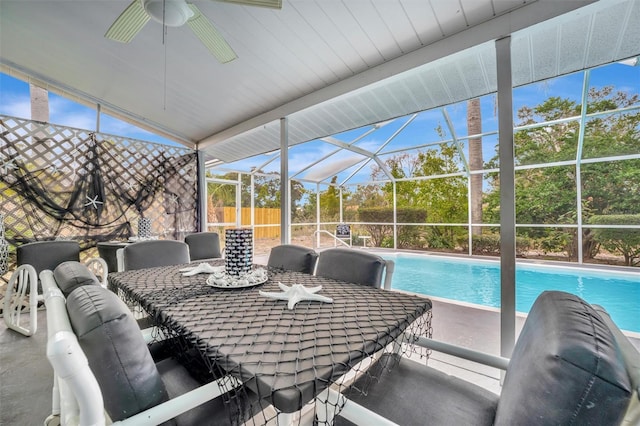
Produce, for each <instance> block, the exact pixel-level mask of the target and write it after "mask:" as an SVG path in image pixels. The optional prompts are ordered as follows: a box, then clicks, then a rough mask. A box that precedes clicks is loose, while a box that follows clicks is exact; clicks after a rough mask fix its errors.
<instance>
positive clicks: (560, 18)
mask: <svg viewBox="0 0 640 426" xmlns="http://www.w3.org/2000/svg"><path fill="white" fill-rule="evenodd" d="M137 1H138V0H137ZM192 3H193V4H194V5H196V6H197V8H198V9H199V10H200V11H201V12H202V14H203V15H205V16H206V17H207V18H208V19H209V21H210V22H211V23H212V24H213V25H214V26H215V28H217V29H218V31H219V32H220V34H221V35H222V36H223V37H224V38H225V39H226V41H227V42H228V43H229V45H230V46H231V47H232V48H233V49H234V51H235V52H236V54H237V56H238V58H237V59H235V60H234V61H232V62H229V63H225V64H222V63H220V62H218V61H217V60H216V59H215V58H214V57H213V56H212V55H211V54H210V53H209V51H208V50H207V49H206V48H205V47H204V45H203V44H202V43H200V41H199V40H198V38H196V36H195V35H194V33H193V32H192V31H190V29H189V27H188V26H187V25H184V26H181V27H175V28H174V27H167V28H166V31H163V26H162V25H161V24H160V23H157V22H155V21H150V22H149V23H147V24H146V25H145V26H144V28H143V29H142V30H141V31H140V32H139V33H138V34H137V35H136V36H135V37H134V38H133V40H132V41H131V42H130V43H128V44H124V43H118V42H115V41H113V40H109V39H107V38H105V37H104V34H105V32H106V31H107V29H108V28H109V27H110V25H111V24H112V23H113V22H114V20H115V19H116V18H117V17H118V16H119V14H120V13H121V12H122V11H123V10H124V9H125V8H126V7H127V6H128V5H129V4H130V0H124V1H120V0H105V1H103V0H92V1H88V0H87V1H65V0H58V1H50V0H30V1H24V0H2V1H0V66H1V68H0V70H2V71H3V72H5V73H8V74H11V75H14V76H16V77H18V78H21V79H24V80H27V81H32V82H35V83H36V84H38V85H41V86H44V87H47V88H49V90H51V91H54V92H58V93H61V94H63V95H65V96H68V97H71V98H73V99H76V100H78V101H80V102H83V103H87V104H90V105H96V104H99V105H100V107H101V110H102V111H103V112H107V113H109V114H112V115H115V116H117V117H119V118H122V119H125V120H127V121H130V122H133V123H135V124H137V125H139V126H141V127H143V128H147V129H150V130H152V131H154V132H156V133H159V134H162V135H164V136H166V137H169V138H171V139H174V140H176V141H178V142H181V143H184V144H185V145H188V146H192V147H198V148H200V149H202V150H204V151H205V152H206V153H207V155H208V157H209V158H216V159H219V160H222V161H225V162H230V161H234V160H237V159H240V158H244V157H247V156H250V155H255V154H259V153H264V152H268V151H272V150H274V149H278V148H279V146H280V126H279V119H280V118H282V117H287V118H288V123H289V144H290V145H294V144H297V143H301V142H305V141H308V140H313V139H316V138H318V137H323V136H328V135H331V134H334V133H337V132H341V131H344V130H348V129H352V128H355V127H359V126H362V125H366V124H370V123H375V122H379V121H383V120H386V119H389V118H393V117H397V116H401V115H405V114H408V113H411V112H415V111H420V110H424V109H427V108H431V107H434V106H440V105H446V104H448V103H453V102H457V101H461V100H464V99H469V98H473V97H476V96H481V95H484V94H486V93H491V92H493V91H495V90H496V85H497V77H496V60H495V48H494V45H493V41H495V40H496V39H498V38H501V37H504V36H509V35H511V36H512V63H513V66H512V67H513V82H514V85H520V84H526V83H529V82H532V81H538V80H542V79H545V78H549V77H553V76H556V75H562V74H565V73H569V72H573V71H577V70H580V69H584V68H589V67H592V66H597V65H600V64H605V63H609V62H613V61H616V60H620V59H626V58H629V57H632V56H637V55H639V54H640V48H639V47H638V46H640V2H637V1H633V0H600V1H591V0H563V1H559V0H558V1H552V0H457V1H454V0H283V4H282V8H281V9H279V10H275V9H268V8H261V7H253V6H246V5H240V4H234V3H229V2H222V1H215V0H197V1H196V0H193V1H192Z"/></svg>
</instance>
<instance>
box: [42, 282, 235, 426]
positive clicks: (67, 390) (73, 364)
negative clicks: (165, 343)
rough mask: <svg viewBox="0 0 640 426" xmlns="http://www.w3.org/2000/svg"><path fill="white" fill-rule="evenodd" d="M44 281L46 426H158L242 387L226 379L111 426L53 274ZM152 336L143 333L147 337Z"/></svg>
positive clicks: (231, 378)
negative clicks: (50, 379) (49, 378)
mask: <svg viewBox="0 0 640 426" xmlns="http://www.w3.org/2000/svg"><path fill="white" fill-rule="evenodd" d="M40 280H41V282H42V288H43V293H44V301H45V305H46V307H47V328H48V338H47V358H48V359H49V362H50V363H51V365H52V366H53V369H54V385H53V394H52V410H51V415H50V416H49V417H47V419H46V420H45V422H44V425H45V426H56V425H62V426H77V425H96V426H101V425H105V424H113V425H121V426H146V425H157V424H160V423H163V422H165V421H167V420H169V419H172V418H174V417H176V416H177V415H180V414H182V413H184V412H186V411H188V410H191V409H192V408H194V407H197V406H198V405H201V404H203V403H205V402H207V401H209V400H212V399H215V398H217V397H218V396H220V395H222V394H223V393H225V392H227V391H228V390H230V389H231V388H235V387H238V386H240V385H241V384H242V383H241V382H240V381H239V380H238V379H236V378H234V377H233V376H225V377H223V378H220V379H218V380H216V381H213V382H211V383H208V384H206V385H203V386H201V387H199V388H197V389H194V390H192V391H191V392H188V393H186V394H184V395H181V396H178V397H176V398H173V399H171V400H169V401H167V402H164V403H162V404H160V405H157V406H155V407H153V408H150V409H148V410H145V411H143V412H141V413H139V414H136V415H134V416H132V417H130V418H128V419H125V420H122V421H119V422H115V423H112V422H111V419H110V418H109V416H108V415H107V414H106V412H105V411H104V401H103V398H102V393H101V391H100V386H99V385H98V382H97V380H96V378H95V376H94V375H93V372H92V371H91V369H90V368H89V363H88V361H87V357H86V356H85V354H84V352H83V351H82V348H81V347H80V344H79V343H78V339H77V337H76V335H75V334H74V332H73V329H72V328H71V323H70V321H69V316H68V314H67V308H66V301H65V298H64V295H63V294H62V291H61V290H60V289H59V288H58V286H57V284H56V282H55V279H54V277H53V273H52V272H51V271H49V270H45V271H42V272H41V273H40ZM152 334H154V333H152V332H149V331H148V330H143V335H145V336H150V335H152Z"/></svg>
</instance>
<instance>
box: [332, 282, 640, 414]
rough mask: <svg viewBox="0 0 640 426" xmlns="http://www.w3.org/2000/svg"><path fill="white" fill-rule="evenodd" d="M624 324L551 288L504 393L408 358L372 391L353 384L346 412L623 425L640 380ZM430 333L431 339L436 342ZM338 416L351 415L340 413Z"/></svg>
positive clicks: (521, 342)
mask: <svg viewBox="0 0 640 426" xmlns="http://www.w3.org/2000/svg"><path fill="white" fill-rule="evenodd" d="M611 324H612V325H611V327H614V329H615V330H617V327H615V325H613V323H611ZM618 332H619V330H617V332H616V331H614V330H612V329H611V328H609V325H607V323H606V322H605V321H604V320H603V317H602V316H601V314H599V313H597V312H596V310H595V309H594V307H592V306H591V305H589V304H588V303H586V302H585V301H584V300H582V299H580V298H579V297H577V296H574V295H572V294H568V293H564V292H559V291H548V292H544V293H542V294H541V295H540V296H539V297H538V299H537V300H536V302H535V303H534V305H533V307H532V308H531V311H530V313H529V315H528V317H527V319H526V322H525V325H524V327H523V329H522V332H521V334H520V337H519V338H518V341H517V343H516V346H515V348H514V351H513V356H512V358H511V360H510V361H508V360H505V361H508V368H507V363H506V362H505V363H504V368H505V369H506V375H505V379H504V385H503V387H502V392H501V396H498V395H495V394H493V393H492V392H489V391H487V390H485V389H484V388H481V387H479V386H477V385H475V384H472V383H469V382H466V381H464V380H461V379H458V378H455V377H452V376H449V375H447V374H444V373H442V372H440V371H438V370H435V369H433V368H431V367H427V366H425V365H424V364H419V363H417V362H415V361H411V360H407V359H402V360H401V361H400V364H399V365H397V366H395V367H394V368H393V369H391V370H390V371H389V370H385V371H384V372H383V373H382V376H381V380H380V382H379V383H374V384H372V385H371V386H370V388H369V392H368V394H367V395H366V396H364V395H362V394H361V393H359V392H356V391H354V390H353V389H350V390H347V391H346V392H345V395H347V398H348V399H349V400H350V401H349V402H347V404H346V405H345V411H343V413H342V414H341V416H345V417H350V416H351V415H350V414H349V410H350V409H348V408H347V406H348V404H349V403H352V402H355V403H357V404H360V405H361V406H364V407H366V408H367V409H369V410H371V411H373V412H375V413H377V414H379V415H381V416H383V417H385V418H387V419H389V420H391V421H393V422H396V423H399V424H402V425H421V424H429V425H536V426H538V425H600V426H601V425H619V424H620V423H621V422H622V420H623V417H625V414H626V413H627V407H628V406H629V403H630V400H631V396H632V392H633V390H634V389H635V390H636V392H637V388H638V386H640V384H638V383H637V381H638V379H637V378H636V379H632V377H633V374H632V372H633V371H635V375H636V377H637V375H638V367H639V366H640V364H638V359H639V357H640V354H638V352H637V350H635V349H632V352H633V351H634V352H635V355H633V356H634V357H635V360H636V361H635V362H636V364H635V367H633V364H630V363H628V362H627V361H625V356H623V353H622V351H621V349H620V347H621V345H620V344H619V343H618V340H617V337H616V334H617V333H618ZM619 336H622V333H619ZM621 339H625V340H626V338H625V337H624V336H622V337H621ZM423 340H424V341H425V342H424V343H425V346H430V345H432V344H433V341H430V339H423ZM436 343H437V342H436ZM629 345H630V343H629ZM432 347H433V348H434V349H435V350H438V351H440V350H441V349H440V348H438V347H437V345H436V346H432ZM450 353H452V352H450ZM456 355H458V356H463V357H466V358H467V359H473V357H470V358H469V357H467V356H464V355H460V354H456ZM474 360H476V361H477V359H474ZM498 363H499V362H498ZM493 366H497V365H493ZM364 379H365V377H363V378H360V379H359V382H356V384H355V385H354V387H358V386H360V387H361V386H362V385H363V383H362V380H364ZM634 381H635V383H634ZM634 398H636V399H637V393H636V394H635V396H634ZM636 403H637V401H636ZM360 416H361V415H360ZM349 420H351V421H352V422H358V421H359V418H357V416H356V418H353V417H352V418H350V419H349ZM637 421H638V419H637V418H636V419H635V420H634V421H633V422H632V423H628V424H638V423H636V422H637ZM338 424H347V422H346V421H345V420H344V418H342V417H340V418H339V421H338Z"/></svg>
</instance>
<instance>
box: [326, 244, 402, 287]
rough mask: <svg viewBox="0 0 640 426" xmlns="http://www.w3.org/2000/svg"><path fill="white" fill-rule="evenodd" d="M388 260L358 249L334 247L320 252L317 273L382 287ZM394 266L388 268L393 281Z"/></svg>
mask: <svg viewBox="0 0 640 426" xmlns="http://www.w3.org/2000/svg"><path fill="white" fill-rule="evenodd" d="M386 266H387V261H386V260H384V259H383V258H381V257H380V256H377V255H375V254H371V253H368V252H366V251H362V250H358V249H348V248H334V249H328V250H324V251H321V252H320V255H319V257H318V266H317V267H316V275H319V276H322V277H327V278H333V279H335V280H341V281H348V282H351V283H356V284H361V285H366V286H370V287H381V286H382V279H383V277H384V271H385V267H386ZM391 271H392V268H389V269H388V270H387V276H388V279H385V288H387V283H386V282H387V281H388V282H389V286H390V282H391Z"/></svg>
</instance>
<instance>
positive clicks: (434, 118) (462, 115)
mask: <svg viewBox="0 0 640 426" xmlns="http://www.w3.org/2000/svg"><path fill="white" fill-rule="evenodd" d="M583 81H584V72H578V73H574V74H569V75H566V76H560V77H557V78H555V79H551V80H547V81H544V82H540V83H534V84H530V85H527V86H524V87H520V88H515V89H514V90H513V102H514V120H515V121H516V122H517V116H516V112H517V110H518V109H520V108H521V107H522V106H524V105H527V106H531V107H533V106H535V105H538V104H539V103H540V102H542V101H543V100H544V99H547V98H548V97H550V96H557V97H561V98H568V99H571V100H573V101H575V102H576V103H578V104H579V103H580V96H581V91H582V85H583ZM606 85H613V86H615V87H616V89H617V90H622V91H626V92H627V93H629V94H639V93H640V66H635V67H632V66H628V65H621V64H612V65H608V66H604V67H600V68H596V69H594V70H591V76H590V87H595V88H601V87H603V86H606ZM49 106H50V121H51V122H52V123H54V124H60V125H65V126H70V127H77V128H82V129H89V130H92V129H94V128H95V120H96V113H95V110H93V109H91V108H88V107H85V106H82V105H79V104H77V103H75V102H73V101H71V100H68V99H65V98H62V97H60V96H58V95H55V94H53V93H50V94H49ZM481 107H482V121H483V123H482V129H483V132H490V131H496V130H497V125H498V124H497V116H496V101H495V96H494V95H487V96H485V97H483V98H482V99H481ZM446 111H447V113H448V115H449V117H450V119H451V121H452V123H453V125H454V128H455V132H456V134H457V136H458V137H464V136H465V135H466V134H467V129H466V102H460V103H458V104H454V105H449V106H447V107H446ZM0 114H5V115H10V116H15V117H20V118H27V119H28V118H30V116H31V110H30V98H29V85H28V84H27V83H25V82H23V81H20V80H18V79H15V78H13V77H10V76H7V75H5V74H2V73H0ZM407 120H408V117H404V118H400V119H398V120H396V121H395V122H392V123H389V124H387V125H385V126H383V127H382V128H381V129H379V130H377V131H376V132H373V133H371V134H370V135H368V136H367V137H365V138H363V139H362V140H360V141H359V142H358V143H357V146H359V147H360V148H363V149H367V150H371V151H376V150H377V149H379V148H380V147H381V145H382V144H383V143H384V142H385V141H386V140H387V139H388V138H389V137H390V136H391V135H392V134H393V133H394V132H395V131H396V130H397V129H398V128H399V127H400V126H401V125H402V124H403V123H404V122H406V121H407ZM438 126H440V127H442V128H444V132H445V134H444V138H445V139H449V138H450V137H451V132H450V131H449V129H448V128H447V127H446V122H445V120H444V118H443V115H442V112H441V110H440V109H436V110H430V111H425V112H422V113H420V114H419V116H418V117H417V118H416V119H415V120H414V121H413V122H412V123H411V124H410V125H409V126H407V128H406V129H405V130H404V131H403V132H402V133H401V135H400V136H398V137H397V138H396V139H394V140H393V141H392V142H390V143H389V144H388V145H387V146H386V147H385V148H384V149H383V150H382V152H385V151H390V150H396V149H405V148H408V147H412V146H416V145H419V144H424V143H429V142H438V141H440V140H441V137H440V136H439V135H438V134H437V132H436V131H435V129H436V128H437V127H438ZM369 128H370V127H369V126H367V127H365V128H362V129H355V130H351V131H347V132H343V133H341V134H338V135H335V137H336V138H337V139H340V140H341V141H343V142H347V143H349V142H352V141H353V140H355V139H356V138H358V137H359V136H360V135H362V134H363V133H364V132H366V131H367V130H368V129H369ZM100 130H101V132H103V133H110V134H114V135H119V136H125V137H131V138H136V139H142V140H147V141H152V142H158V143H168V144H171V145H178V144H176V143H174V142H172V141H169V140H167V139H165V138H162V137H160V136H157V135H154V134H153V133H151V132H148V131H145V130H142V129H140V128H137V127H135V126H133V125H131V124H128V123H125V122H122V121H120V120H117V119H115V118H112V117H110V116H109V115H107V114H102V115H101V118H100ZM483 143H484V156H485V161H486V160H488V159H490V158H491V157H492V156H493V155H494V153H495V144H496V143H497V139H496V138H495V137H492V136H489V137H485V138H484V139H483ZM463 145H466V143H465V142H463ZM336 149H337V148H336V147H335V146H333V145H330V144H327V143H324V142H319V141H314V142H310V143H306V144H301V145H297V146H295V147H292V148H290V152H289V157H290V159H289V167H290V170H291V173H292V174H295V172H297V171H298V170H301V169H302V168H303V167H304V166H306V165H308V164H310V163H312V162H313V161H316V160H318V159H320V158H322V157H323V156H325V155H327V154H329V153H331V152H333V151H335V150H336ZM270 158H273V155H261V156H258V157H256V158H252V159H247V160H242V161H239V162H236V163H233V164H232V165H229V167H233V168H235V169H245V170H249V169H250V168H251V167H252V166H254V167H256V166H261V165H262V164H263V163H265V162H266V161H267V160H268V159H270ZM354 161H355V160H354V154H352V153H348V152H344V151H343V152H341V153H339V154H336V155H334V156H332V157H331V161H330V163H331V164H333V165H334V166H335V167H336V168H337V167H338V166H340V165H342V166H344V165H348V164H352V163H353V162H354ZM371 164H372V163H370V164H368V165H367V166H365V167H364V168H363V169H362V170H361V171H360V173H358V177H357V179H354V180H355V181H365V180H368V178H369V175H370V173H371ZM356 167H357V165H355V166H353V167H351V168H350V169H348V170H347V171H345V172H342V173H341V174H340V175H339V181H340V179H344V178H345V177H347V176H348V175H349V174H350V173H351V172H353V171H354V170H355V169H356ZM279 168H280V165H279V161H278V160H277V159H276V160H275V161H272V162H271V163H270V164H269V165H268V166H266V167H264V169H263V170H264V171H265V172H278V171H279ZM327 173H328V174H331V170H329V169H328V166H327V164H326V163H325V164H324V165H323V166H322V167H316V168H315V169H310V170H309V171H307V172H305V174H303V176H306V177H318V176H320V175H322V174H327Z"/></svg>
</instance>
